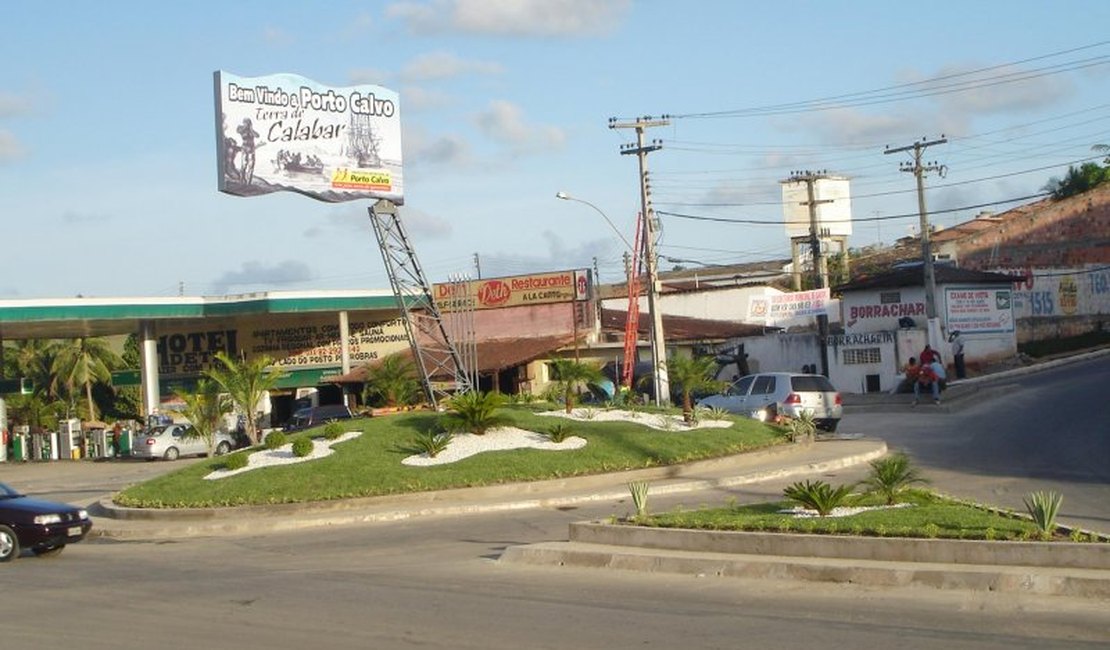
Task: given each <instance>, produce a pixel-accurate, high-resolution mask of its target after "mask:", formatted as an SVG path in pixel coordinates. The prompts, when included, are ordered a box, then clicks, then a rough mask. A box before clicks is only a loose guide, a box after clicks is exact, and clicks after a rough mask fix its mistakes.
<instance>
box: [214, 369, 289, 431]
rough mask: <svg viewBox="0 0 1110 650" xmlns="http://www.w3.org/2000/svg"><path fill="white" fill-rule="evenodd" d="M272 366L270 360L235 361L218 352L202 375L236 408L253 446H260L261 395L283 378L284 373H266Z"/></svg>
mask: <svg viewBox="0 0 1110 650" xmlns="http://www.w3.org/2000/svg"><path fill="white" fill-rule="evenodd" d="M272 363H273V360H272V359H271V358H270V357H268V356H265V355H263V356H260V357H255V358H254V359H251V360H249V361H248V360H247V359H243V360H241V361H236V360H235V359H232V358H231V357H229V356H228V355H227V354H226V353H224V352H217V353H216V363H215V364H213V367H212V369H210V370H207V371H205V373H204V374H205V376H207V377H208V378H209V379H212V380H213V381H215V382H216V383H217V384H219V385H220V387H221V388H223V390H224V392H226V393H227V394H228V395H229V396H230V397H231V401H232V402H233V403H234V404H235V407H236V408H237V409H239V411H240V412H242V413H243V414H244V415H245V416H246V418H245V419H246V425H247V437H249V438H250V440H251V444H254V445H257V444H258V442H259V439H258V422H257V421H256V420H255V417H254V410H255V407H257V406H258V402H260V401H261V400H262V394H263V393H265V392H266V391H268V390H270V389H271V388H274V387H276V386H277V384H278V382H279V381H281V380H282V378H284V377H285V373H284V372H283V371H281V370H270V369H269V366H270V364H272Z"/></svg>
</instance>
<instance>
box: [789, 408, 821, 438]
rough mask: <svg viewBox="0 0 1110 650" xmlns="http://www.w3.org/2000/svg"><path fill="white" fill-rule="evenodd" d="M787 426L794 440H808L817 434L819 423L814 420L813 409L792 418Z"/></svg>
mask: <svg viewBox="0 0 1110 650" xmlns="http://www.w3.org/2000/svg"><path fill="white" fill-rule="evenodd" d="M786 426H787V429H788V431H789V432H790V440H791V441H793V442H806V441H807V440H812V439H813V438H814V436H816V435H817V423H816V422H815V421H814V420H813V412H812V411H802V412H801V413H800V414H799V415H798V417H796V418H791V419H790V420H789V421H788V422H787V425H786Z"/></svg>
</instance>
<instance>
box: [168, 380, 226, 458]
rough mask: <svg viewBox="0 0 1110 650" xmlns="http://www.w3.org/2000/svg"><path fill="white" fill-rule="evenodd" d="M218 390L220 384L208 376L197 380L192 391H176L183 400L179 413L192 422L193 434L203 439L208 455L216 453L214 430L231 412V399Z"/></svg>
mask: <svg viewBox="0 0 1110 650" xmlns="http://www.w3.org/2000/svg"><path fill="white" fill-rule="evenodd" d="M220 391H221V387H220V385H219V384H217V383H216V382H214V381H212V380H210V379H208V378H203V379H201V380H200V381H198V382H197V386H196V390H195V391H194V392H191V393H190V392H188V391H183V390H178V391H176V394H177V396H178V397H179V398H181V401H183V402H185V408H183V409H181V414H182V415H184V416H185V417H186V418H187V419H188V420H189V422H191V423H192V425H193V426H192V429H191V431H192V432H193V434H194V435H196V436H197V437H198V438H200V439H202V440H204V444H205V445H206V446H207V447H208V455H209V456H210V457H211V456H214V455H215V454H216V431H217V430H218V429H219V427H220V420H221V419H223V417H224V416H225V415H227V414H228V413H230V412H231V399H230V398H229V397H228V396H227V395H225V394H223V393H221V392H220Z"/></svg>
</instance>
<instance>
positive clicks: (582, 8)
mask: <svg viewBox="0 0 1110 650" xmlns="http://www.w3.org/2000/svg"><path fill="white" fill-rule="evenodd" d="M631 4H632V3H631V0H430V1H429V2H397V3H394V4H392V5H390V6H389V7H387V8H386V15H387V16H389V17H391V18H397V19H400V20H401V21H403V22H404V23H405V25H406V27H407V28H408V30H409V31H411V32H414V33H424V34H427V33H431V34H435V33H442V32H449V31H455V32H462V33H469V34H494V35H501V36H565V37H575V36H594V35H598V34H605V33H608V32H610V31H612V30H613V29H614V28H615V27H616V26H617V25H619V24H620V22H621V21H622V20H623V19H624V17H625V15H626V14H627V13H628V10H629V7H631Z"/></svg>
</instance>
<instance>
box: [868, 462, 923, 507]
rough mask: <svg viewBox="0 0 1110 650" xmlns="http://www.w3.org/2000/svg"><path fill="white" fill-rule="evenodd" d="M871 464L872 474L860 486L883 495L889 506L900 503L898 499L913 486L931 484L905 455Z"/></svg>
mask: <svg viewBox="0 0 1110 650" xmlns="http://www.w3.org/2000/svg"><path fill="white" fill-rule="evenodd" d="M870 464H871V473H870V474H869V475H868V476H867V478H865V479H864V480H863V481H861V483H860V484H861V485H863V486H865V487H867V490H868V492H870V493H872V494H878V495H881V496H882V497H883V499H884V500H885V501H886V504H887V505H888V506H892V505H894V504H896V503H898V498H899V497H900V496H901V495H902V493H904V492H905V491H906V489H907V488H908V487H910V486H911V485H913V484H915V483H928V482H929V481H928V479H926V478H924V477H923V476H921V473H920V472H919V471H918V470H917V469H916V468H915V467H913V465H912V464H911V463H910V458H909V456H907V455H905V454H903V453H897V454H894V455H892V456H887V457H886V458H880V459H878V460H873V461H871V463H870Z"/></svg>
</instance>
